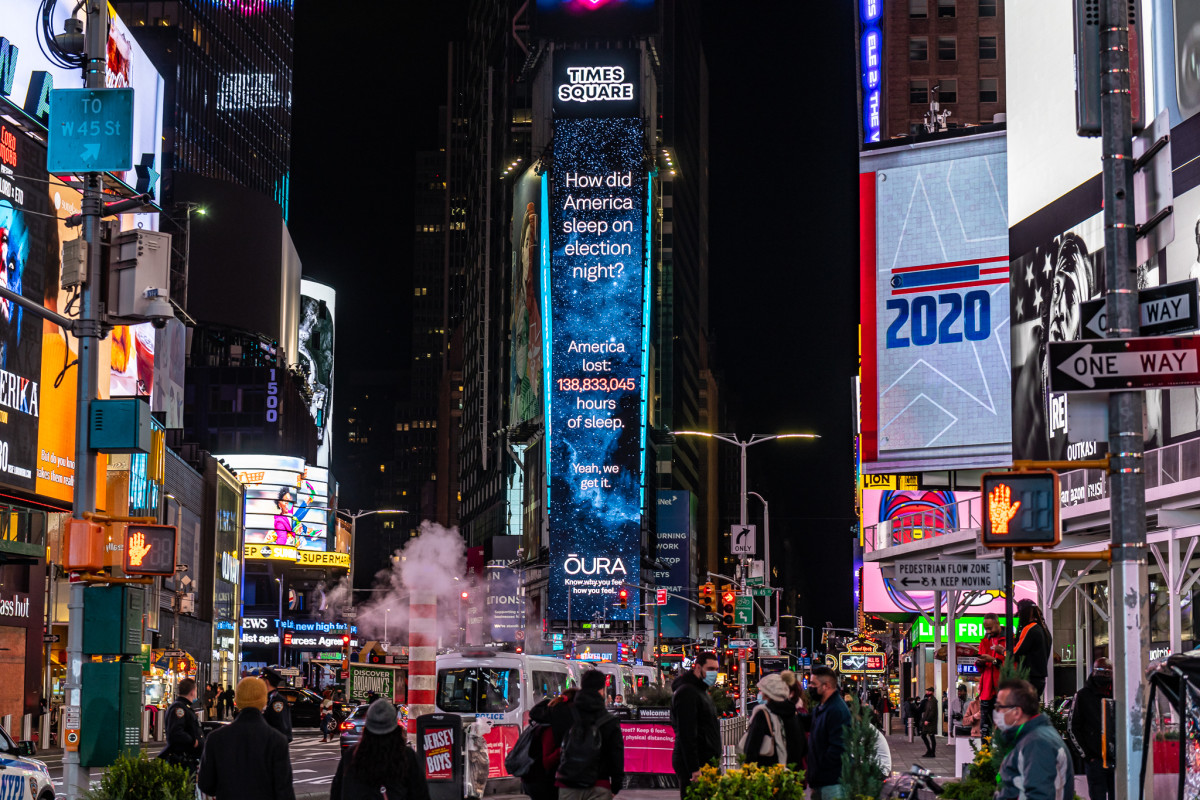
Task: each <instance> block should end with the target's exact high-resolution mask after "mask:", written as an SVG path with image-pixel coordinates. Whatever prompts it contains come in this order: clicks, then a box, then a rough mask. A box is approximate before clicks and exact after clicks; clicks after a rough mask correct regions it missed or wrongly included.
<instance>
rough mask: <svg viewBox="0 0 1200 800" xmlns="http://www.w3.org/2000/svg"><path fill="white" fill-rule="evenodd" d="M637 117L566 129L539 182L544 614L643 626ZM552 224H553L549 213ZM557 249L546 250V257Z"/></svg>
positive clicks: (559, 124)
mask: <svg viewBox="0 0 1200 800" xmlns="http://www.w3.org/2000/svg"><path fill="white" fill-rule="evenodd" d="M643 135H644V134H643V125H642V120H641V119H640V118H625V117H616V118H613V117H609V118H582V119H579V118H570V119H567V118H559V119H556V120H555V122H554V170H553V172H552V175H551V179H550V180H548V181H546V180H544V181H543V182H542V205H543V208H544V209H545V211H544V213H543V215H542V219H543V220H544V223H543V224H545V225H548V226H551V227H550V230H545V229H543V235H542V236H541V241H542V242H543V251H542V252H543V256H542V270H543V276H542V282H541V284H542V290H543V302H542V307H543V309H549V311H548V312H544V313H543V315H542V320H543V322H542V324H543V326H544V327H543V336H542V341H543V342H544V343H545V344H544V346H543V358H544V364H545V375H544V379H543V381H542V384H543V387H544V395H545V398H546V403H547V410H546V419H547V421H548V424H547V438H548V440H549V446H548V448H547V459H548V463H547V474H548V482H549V496H548V506H549V521H550V563H551V579H550V600H549V616H550V618H551V619H554V620H565V619H567V618H568V615H570V617H571V618H573V619H590V618H591V617H592V616H593V615H594V614H597V613H601V612H606V613H607V617H608V619H624V620H630V619H634V618H635V617H634V615H635V614H636V613H637V609H638V608H639V607H640V601H639V600H638V596H639V593H638V592H637V591H632V592H631V597H630V602H629V603H628V604H627V607H626V608H625V609H620V608H616V607H614V604H615V601H616V595H617V591H618V590H619V589H620V587H621V586H622V585H623V584H626V583H628V584H634V585H637V584H640V577H641V564H640V558H641V521H642V514H643V508H644V505H645V498H644V486H643V477H644V476H643V466H644V453H645V416H646V415H645V403H646V397H645V386H646V384H645V373H646V369H647V363H646V358H647V344H646V341H645V337H646V335H647V329H646V327H645V324H646V318H647V316H648V315H647V314H646V312H645V305H646V304H647V303H648V302H649V294H648V286H647V281H648V277H649V276H648V269H647V268H646V253H647V249H648V248H647V245H646V239H647V235H648V220H647V218H646V209H647V208H648V197H647V195H648V191H649V189H648V181H647V176H646V173H645V172H643V171H642V165H643V150H644V145H643ZM547 212H548V213H547ZM547 246H548V248H549V252H547V250H546V249H545V248H546V247H547Z"/></svg>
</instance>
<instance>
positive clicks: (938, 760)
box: [886, 733, 970, 778]
mask: <svg viewBox="0 0 1200 800" xmlns="http://www.w3.org/2000/svg"><path fill="white" fill-rule="evenodd" d="M886 738H887V743H888V747H889V748H891V751H892V772H908V770H909V768H910V767H912V765H913V764H920V765H921V766H922V767H924V768H925V769H928V770H932V771H933V774H934V775H937V776H938V777H939V778H953V777H954V747H955V742H954V740H953V739H951V740H950V741H947V740H946V737H945V736H939V737H938V740H937V755H936V756H935V757H934V758H923V757H922V756H924V755H925V745H924V744H923V743H922V742H921V737H919V736H914V737H913V740H912V742H911V743H909V741H908V734H899V733H893V734H892V735H891V736H888V737H886ZM967 760H968V761H969V760H970V759H967Z"/></svg>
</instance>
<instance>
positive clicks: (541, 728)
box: [504, 689, 579, 800]
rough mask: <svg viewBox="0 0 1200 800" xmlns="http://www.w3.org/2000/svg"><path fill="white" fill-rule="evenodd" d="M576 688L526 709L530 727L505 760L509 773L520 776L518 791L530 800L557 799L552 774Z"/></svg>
mask: <svg viewBox="0 0 1200 800" xmlns="http://www.w3.org/2000/svg"><path fill="white" fill-rule="evenodd" d="M578 691H579V690H578V689H567V690H566V691H564V692H563V693H562V694H561V695H557V696H555V697H552V698H551V697H547V698H546V699H544V700H542V701H541V702H539V703H538V704H537V705H535V706H534V707H533V708H531V709H529V727H528V728H526V729H525V730H524V731H522V733H521V735H520V736H519V737H518V738H517V743H516V744H515V745H513V749H512V750H510V751H509V754H508V756H507V757H506V758H505V759H504V768H505V769H506V770H507V771H508V774H509V775H512V776H514V777H517V778H520V779H521V791H522V792H523V793H525V794H527V795H529V798H530V800H557V798H558V787H557V786H555V785H554V776H555V773H556V772H558V759H559V756H560V755H561V753H562V740H563V736H565V735H566V733H567V730H568V729H569V728H570V727H571V712H570V709H569V708H568V706H570V705H571V704H572V703H573V702H574V700H575V694H576V693H577V692H578Z"/></svg>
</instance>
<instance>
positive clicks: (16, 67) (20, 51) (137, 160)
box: [0, 0, 165, 191]
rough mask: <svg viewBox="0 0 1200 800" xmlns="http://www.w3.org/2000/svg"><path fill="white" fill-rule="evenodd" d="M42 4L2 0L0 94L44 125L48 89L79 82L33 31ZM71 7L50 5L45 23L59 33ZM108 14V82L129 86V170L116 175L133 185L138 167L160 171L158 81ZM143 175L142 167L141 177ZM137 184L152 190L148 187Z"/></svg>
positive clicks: (160, 91) (146, 59) (116, 20)
mask: <svg viewBox="0 0 1200 800" xmlns="http://www.w3.org/2000/svg"><path fill="white" fill-rule="evenodd" d="M41 5H42V3H41V0H5V3H4V14H3V16H2V17H0V95H2V96H4V97H5V98H6V99H8V100H9V101H10V102H11V103H12V104H13V105H15V106H18V107H19V108H21V109H23V110H24V112H25V114H26V115H27V116H29V117H31V118H33V119H34V120H36V121H37V122H38V123H39V124H40V125H42V126H43V127H45V126H46V123H47V121H48V120H49V118H50V90H51V89H55V88H58V89H70V88H79V87H81V86H83V80H82V78H81V77H80V71H79V70H78V69H68V68H65V67H61V66H59V65H58V64H56V63H54V62H52V61H50V59H48V58H47V57H46V56H45V51H44V50H43V48H42V47H41V45H40V43H39V42H38V33H37V32H38V29H39V27H40V23H41V9H40V6H41ZM73 6H74V4H72V3H52V4H51V5H50V23H51V24H52V26H53V28H54V31H55V32H56V33H58V32H62V30H63V23H64V21H65V20H66V19H67V17H69V16H71V11H72V8H73ZM109 15H110V22H109V30H108V63H107V65H106V66H107V84H108V86H109V87H112V88H124V87H132V88H133V89H134V93H133V103H134V107H133V163H134V168H133V169H131V170H129V171H128V172H123V173H118V174H117V177H119V178H120V179H121V180H123V181H125V183H127V184H129V185H130V186H135V187H136V186H137V182H138V177H139V176H138V171H139V167H150V168H151V169H154V170H156V171H159V172H161V171H162V167H161V164H162V119H163V99H164V96H165V93H164V89H163V79H162V76H161V75H159V74H158V71H157V70H156V69H154V64H153V63H151V61H150V57H149V56H147V55H146V53H145V51H143V50H142V48H141V47H139V46H138V43H137V41H136V40H134V38H133V34H132V33H130V31H129V28H127V27H126V26H125V23H124V22H122V21H121V19H120V18H119V17H118V16H117V15H116V12H115V11H114V10H113V9H112V6H111V5H109ZM146 175H147V173H145V172H144V170H143V173H142V177H143V179H144V178H145V177H146ZM138 188H148V189H150V190H155V191H156V190H157V187H155V186H148V185H147V186H145V187H138Z"/></svg>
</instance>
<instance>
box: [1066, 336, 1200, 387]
mask: <svg viewBox="0 0 1200 800" xmlns="http://www.w3.org/2000/svg"><path fill="white" fill-rule="evenodd" d="M1050 366H1051V369H1050V391H1052V392H1109V391H1120V390H1122V389H1134V390H1136V389H1159V388H1165V387H1172V386H1200V337H1195V336H1151V337H1143V338H1139V339H1096V340H1091V341H1086V342H1051V343H1050Z"/></svg>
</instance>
